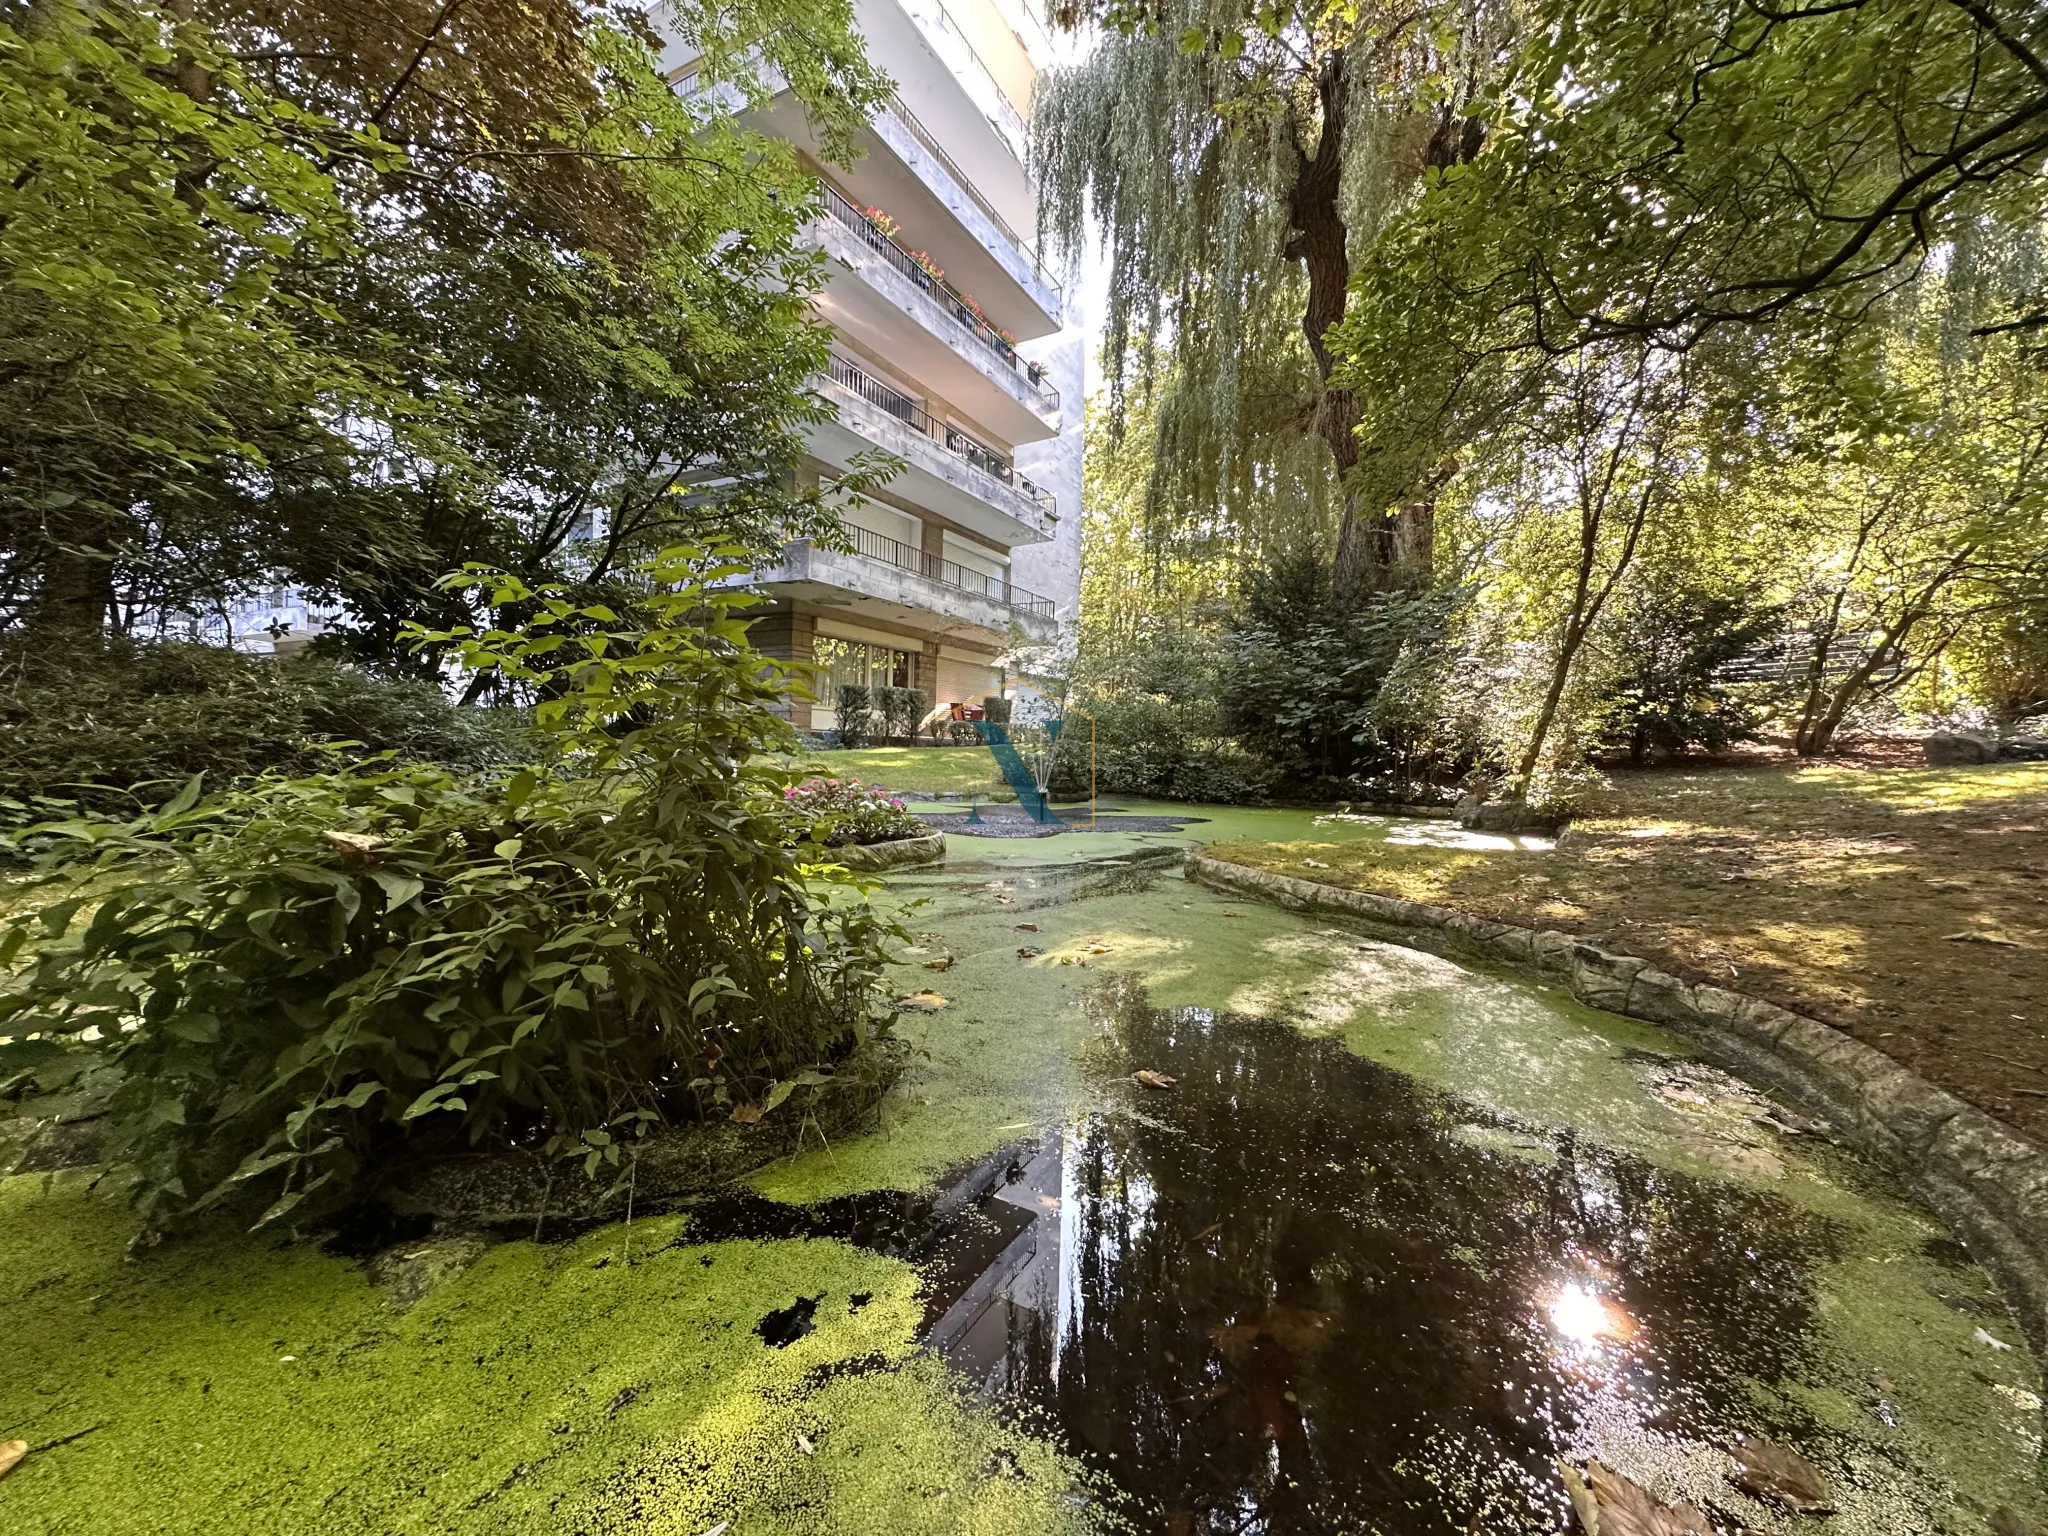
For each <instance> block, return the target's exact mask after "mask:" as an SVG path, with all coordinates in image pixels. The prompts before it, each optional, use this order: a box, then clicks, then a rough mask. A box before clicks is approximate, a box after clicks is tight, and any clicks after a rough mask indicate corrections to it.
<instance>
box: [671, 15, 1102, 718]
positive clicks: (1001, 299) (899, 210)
mask: <svg viewBox="0 0 2048 1536" xmlns="http://www.w3.org/2000/svg"><path fill="white" fill-rule="evenodd" d="M1035 6H1036V0H857V4H856V16H857V19H858V23H859V26H860V29H861V32H862V34H863V36H864V37H865V39H866V42H867V46H868V50H869V56H870V57H871V58H872V59H873V61H874V62H875V63H876V64H878V65H879V66H880V67H881V68H883V69H885V70H886V71H888V73H889V75H890V77H891V78H892V79H893V80H894V81H895V82H896V100H895V102H894V103H893V104H892V105H891V106H890V107H889V108H888V109H887V110H885V111H883V112H881V113H880V114H879V115H877V117H876V118H875V120H874V122H873V123H871V124H870V125H869V126H868V128H867V130H866V131H865V132H864V133H863V134H862V136H861V142H860V148H861V150H862V154H861V155H860V157H859V159H858V160H857V161H856V162H855V163H854V164H853V165H851V166H826V165H824V164H823V163H822V162H821V160H820V156H819V152H818V146H817V144H816V142H815V141H814V139H813V137H812V135H811V132H810V128H809V124H808V122H807V121H806V119H805V115H804V112H803V109H802V107H801V105H800V104H798V103H797V102H796V101H795V100H794V98H793V97H792V96H791V95H789V94H788V93H786V92H785V93H784V94H783V95H782V96H779V97H777V98H775V99H774V100H773V101H772V102H771V103H770V105H769V106H768V108H767V109H766V110H764V111H763V112H761V113H760V114H758V116H757V118H756V122H757V125H758V126H761V127H763V128H765V129H767V130H768V131H770V132H772V133H774V134H776V135H777V136H778V137H781V138H783V139H786V140H787V141H789V142H790V143H792V144H793V145H794V146H795V147H796V148H797V149H798V151H799V152H800V153H802V154H803V155H804V156H805V157H806V158H807V159H808V160H809V161H810V163H811V164H812V165H813V166H814V167H815V168H816V169H817V171H818V174H819V176H820V178H821V180H822V182H823V184H824V185H823V197H822V201H823V207H822V210H821V212H820V214H819V215H818V217H817V218H816V219H815V221H814V222H813V223H812V225H811V227H810V230H809V238H811V239H812V240H814V241H815V242H816V244H817V246H818V248H819V249H820V250H822V251H823V253H824V255H825V258H826V262H827V270H828V272H829V280H828V282H827V284H826V286H825V288H824V290H823V292H822V293H821V294H820V296H819V299H818V308H819V312H820V314H821V315H822V317H823V318H824V319H825V320H827V321H828V322H829V323H830V324H831V326H832V328H833V331H834V342H833V348H832V360H831V364H830V366H829V368H828V370H827V372H826V374H825V375H824V376H822V377H820V378H819V379H818V380H817V383H816V388H817V392H818V394H819V397H820V398H821V399H822V400H823V401H824V402H825V403H826V404H827V405H828V406H829V407H830V408H831V410H832V412H833V416H832V419H830V420H828V421H826V422H824V423H822V424H821V425H819V426H817V427H815V428H813V429H812V430H811V432H810V433H809V437H808V445H807V446H808V452H807V454H806V458H805V461H804V463H803V465H802V467H801V469H800V471H799V474H800V475H801V476H802V477H803V479H804V481H805V483H812V482H822V483H826V484H829V483H830V482H831V481H832V480H833V479H834V478H835V477H836V476H837V475H839V474H841V473H843V472H844V471H845V469H846V467H847V465H848V463H849V461H850V460H851V459H852V458H853V456H854V455H855V454H857V453H860V452H862V451H864V450H872V449H876V448H880V449H885V450H887V451H888V452H889V453H891V454H893V455H895V456H896V457H897V458H898V459H900V460H902V461H903V464H904V466H905V467H904V468H903V470H902V471H901V472H900V473H899V474H897V475H896V476H895V477H894V478H893V479H892V480H891V481H890V482H889V484H888V485H887V486H886V487H885V488H883V489H882V490H881V491H880V492H879V493H877V494H875V495H873V496H871V497H869V498H868V499H867V500H866V502H865V504H863V505H861V506H859V507H857V508H853V509H851V510H849V511H847V512H846V513H845V522H846V527H847V533H848V535H849V539H850V542H851V547H852V552H851V553H848V552H846V551H844V550H835V549H828V548H825V547H822V546H820V545H818V544H815V543H813V542H811V541H808V540H803V541H798V542H796V543H792V544H790V545H789V546H788V547H787V548H786V549H784V550H783V552H782V557H781V560H780V562H779V563H778V564H776V565H775V566H773V567H772V568H770V569H767V570H764V571H761V572H759V573H758V574H757V579H758V581H759V583H760V585H761V586H762V588H763V590H764V591H765V592H766V594H767V595H768V596H769V598H770V599H771V603H772V606H771V607H770V609H769V611H768V612H767V613H766V614H765V615H764V616H763V617H762V618H761V619H760V620H759V621H758V622H757V623H756V624H755V626H754V637H755V640H756V642H757V643H758V644H759V645H760V646H761V647H762V649H763V650H765V651H766V652H768V653H769V654H770V655H775V656H780V657H783V658H786V659H794V660H798V661H804V662H810V663H814V664H816V665H817V666H819V667H820V668H821V669H822V675H821V677H820V680H819V684H818V689H817V692H818V702H817V703H816V704H809V703H805V702H798V703H796V704H794V705H793V706H792V713H793V715H794V719H795V723H796V724H797V725H798V726H800V727H803V728H808V729H816V730H823V729H829V728H830V727H831V726H832V724H833V710H832V705H833V702H834V700H835V699H836V697H837V690H838V687H839V686H840V685H842V684H865V685H868V686H870V687H873V686H877V685H883V684H892V685H895V686H898V687H914V688H917V689H919V690H920V691H921V692H923V693H924V695H925V697H926V698H927V700H928V701H930V702H932V703H934V704H937V703H946V702H952V701H959V700H964V699H967V698H970V697H972V696H973V695H976V694H979V693H981V692H984V691H985V690H987V689H989V688H992V687H994V686H996V684H997V683H998V681H999V680H1000V679H1001V678H1003V677H1004V676H1006V675H1007V676H1014V675H1015V667H1014V662H1013V661H1011V659H1010V658H1012V657H1013V656H1014V653H1015V652H1016V651H1017V650H1018V649H1019V648H1020V647H1028V646H1032V645H1043V644H1046V643H1047V642H1050V641H1052V640H1053V639H1055V638H1056V637H1057V635H1058V632H1059V624H1060V622H1061V621H1062V620H1066V619H1071V618H1072V617H1073V610H1074V607H1075V604H1076V603H1077V601H1078V595H1079V585H1080V534H1081V528H1080V522H1081V519H1080V497H1081V447H1082V442H1081V433H1082V415H1083V413H1082V400H1081V390H1082V384H1083V367H1084V356H1083V347H1082V341H1081V337H1080V335H1079V333H1078V331H1076V330H1073V329H1070V328H1069V327H1068V326H1067V324H1066V315H1065V300H1064V296H1063V294H1062V291H1061V287H1060V284H1059V283H1058V282H1057V281H1055V279H1054V277H1053V276H1052V275H1051V274H1050V273H1048V272H1047V270H1046V269H1045V267H1044V265H1043V263H1042V262H1041V261H1040V260H1039V258H1038V256H1037V254H1036V253H1035V251H1034V248H1033V245H1032V242H1031V240H1030V239H1029V238H1028V235H1029V233H1030V232H1032V231H1034V230H1035V228H1036V222H1037V189H1036V188H1035V187H1034V186H1033V185H1032V182H1031V179H1030V176H1029V174H1028V172H1027V171H1026V168H1025V133H1026V114H1027V113H1028V111H1029V110H1030V102H1031V88H1032V84H1033V82H1034V80H1035V79H1036V77H1037V73H1038V70H1039V68H1040V67H1041V66H1042V65H1043V64H1044V63H1046V62H1047V60H1048V58H1049V56H1050V50H1049V41H1048V37H1047V34H1046V30H1045V27H1044V23H1043V20H1042V18H1041V17H1040V15H1039V13H1038V12H1037V10H1036V9H1035ZM663 64H664V68H665V69H667V70H668V73H669V78H670V80H671V81H672V82H673V83H674V84H675V86H676V89H678V90H679V91H682V92H684V93H686V94H687V93H689V92H690V91H691V90H692V89H693V88H694V70H693V67H692V64H691V61H690V59H689V58H688V57H687V56H685V55H684V54H683V53H682V52H681V51H680V50H676V51H675V52H674V53H673V54H672V56H671V57H669V58H666V59H664V61H663Z"/></svg>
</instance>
